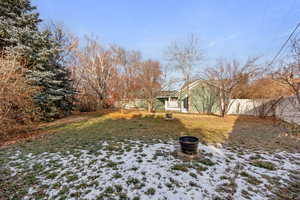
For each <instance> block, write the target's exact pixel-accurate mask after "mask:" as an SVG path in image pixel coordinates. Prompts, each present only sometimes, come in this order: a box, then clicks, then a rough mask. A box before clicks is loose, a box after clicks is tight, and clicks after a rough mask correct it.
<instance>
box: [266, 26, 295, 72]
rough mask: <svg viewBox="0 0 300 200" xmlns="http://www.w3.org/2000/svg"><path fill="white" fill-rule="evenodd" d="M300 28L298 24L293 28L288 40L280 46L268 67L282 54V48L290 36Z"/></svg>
mask: <svg viewBox="0 0 300 200" xmlns="http://www.w3.org/2000/svg"><path fill="white" fill-rule="evenodd" d="M299 27H300V23H298V24H297V26H296V27H295V28H294V30H293V31H292V32H291V34H290V35H289V37H288V39H287V40H286V41H285V42H284V43H283V45H282V46H281V48H280V49H279V51H278V52H277V54H276V55H275V56H274V58H273V59H272V61H271V62H270V63H269V65H268V66H270V65H272V64H273V63H274V61H275V60H276V59H277V57H278V56H279V55H280V53H281V52H282V50H283V49H284V47H285V46H286V45H287V43H288V42H289V40H290V39H291V38H292V36H293V35H294V34H295V32H296V31H297V29H298V28H299Z"/></svg>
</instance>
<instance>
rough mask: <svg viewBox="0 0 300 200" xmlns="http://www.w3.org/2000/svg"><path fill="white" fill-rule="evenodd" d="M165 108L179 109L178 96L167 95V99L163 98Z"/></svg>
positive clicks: (167, 109)
mask: <svg viewBox="0 0 300 200" xmlns="http://www.w3.org/2000/svg"><path fill="white" fill-rule="evenodd" d="M165 110H166V111H180V107H179V102H178V97H168V100H165Z"/></svg>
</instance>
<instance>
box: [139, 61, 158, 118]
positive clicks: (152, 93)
mask: <svg viewBox="0 0 300 200" xmlns="http://www.w3.org/2000/svg"><path fill="white" fill-rule="evenodd" d="M161 76H162V71H161V67H160V63H159V62H158V61H152V60H148V61H145V62H143V63H141V65H140V67H139V70H138V77H139V79H138V80H139V81H140V84H141V92H142V94H141V96H142V97H143V98H144V99H145V100H146V101H147V104H148V111H149V112H153V107H154V103H155V98H156V96H157V95H158V94H159V92H160V91H161V81H162V77H161Z"/></svg>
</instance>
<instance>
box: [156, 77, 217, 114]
mask: <svg viewBox="0 0 300 200" xmlns="http://www.w3.org/2000/svg"><path fill="white" fill-rule="evenodd" d="M188 90H189V92H188ZM156 98H157V99H158V100H159V101H160V102H161V103H163V105H164V110H165V111H177V112H186V113H187V112H190V113H215V112H217V111H218V94H217V92H216V89H215V88H213V87H211V86H209V85H208V84H206V83H205V82H204V81H202V80H195V81H192V82H190V83H189V84H187V83H186V84H184V85H183V86H182V87H181V89H180V90H179V91H162V92H161V94H160V95H158V96H157V97H156Z"/></svg>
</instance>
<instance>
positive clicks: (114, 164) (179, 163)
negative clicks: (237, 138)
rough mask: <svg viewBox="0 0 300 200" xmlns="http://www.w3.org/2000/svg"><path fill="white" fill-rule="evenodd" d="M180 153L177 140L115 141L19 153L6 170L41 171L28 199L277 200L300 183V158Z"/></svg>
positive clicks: (212, 150)
mask: <svg viewBox="0 0 300 200" xmlns="http://www.w3.org/2000/svg"><path fill="white" fill-rule="evenodd" d="M177 148H178V146H177V145H176V143H175V141H170V142H168V143H162V142H156V143H149V144H146V143H143V142H141V141H122V142H112V141H111V142H103V143H99V146H97V147H95V148H94V149H92V150H84V149H72V150H69V151H66V152H59V153H49V152H44V153H42V154H37V155H33V154H30V153H29V154H25V155H24V153H22V152H21V151H18V152H16V154H15V155H14V156H12V157H10V161H9V162H8V163H7V165H6V166H5V167H6V168H8V169H10V173H11V174H10V175H11V176H14V175H16V174H22V173H27V172H28V171H34V172H35V174H36V178H37V179H38V184H34V185H31V187H30V188H29V189H28V191H27V194H26V195H25V197H24V199H35V198H36V197H37V193H43V195H45V197H47V199H78V198H79V199H134V200H138V199H172V200H176V199H204V200H205V199H209V200H211V199H215V200H217V199H227V198H228V199H237V200H243V199H253V200H255V199H273V197H275V196H276V195H279V193H280V190H279V189H280V188H289V187H293V189H295V187H297V186H291V184H293V183H295V181H296V182H297V181H299V182H298V183H300V153H287V152H276V153H272V154H270V153H266V152H265V153H263V152H253V151H247V150H243V149H238V148H216V147H214V146H207V145H203V144H200V145H199V151H200V154H201V158H200V159H198V160H194V161H183V160H181V159H179V158H178V157H176V154H175V153H174V152H176V149H177ZM298 172H299V173H298ZM296 189H297V188H296ZM298 189H299V188H298ZM296 191H298V190H296ZM293 195H297V194H293ZM299 196H300V195H299Z"/></svg>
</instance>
